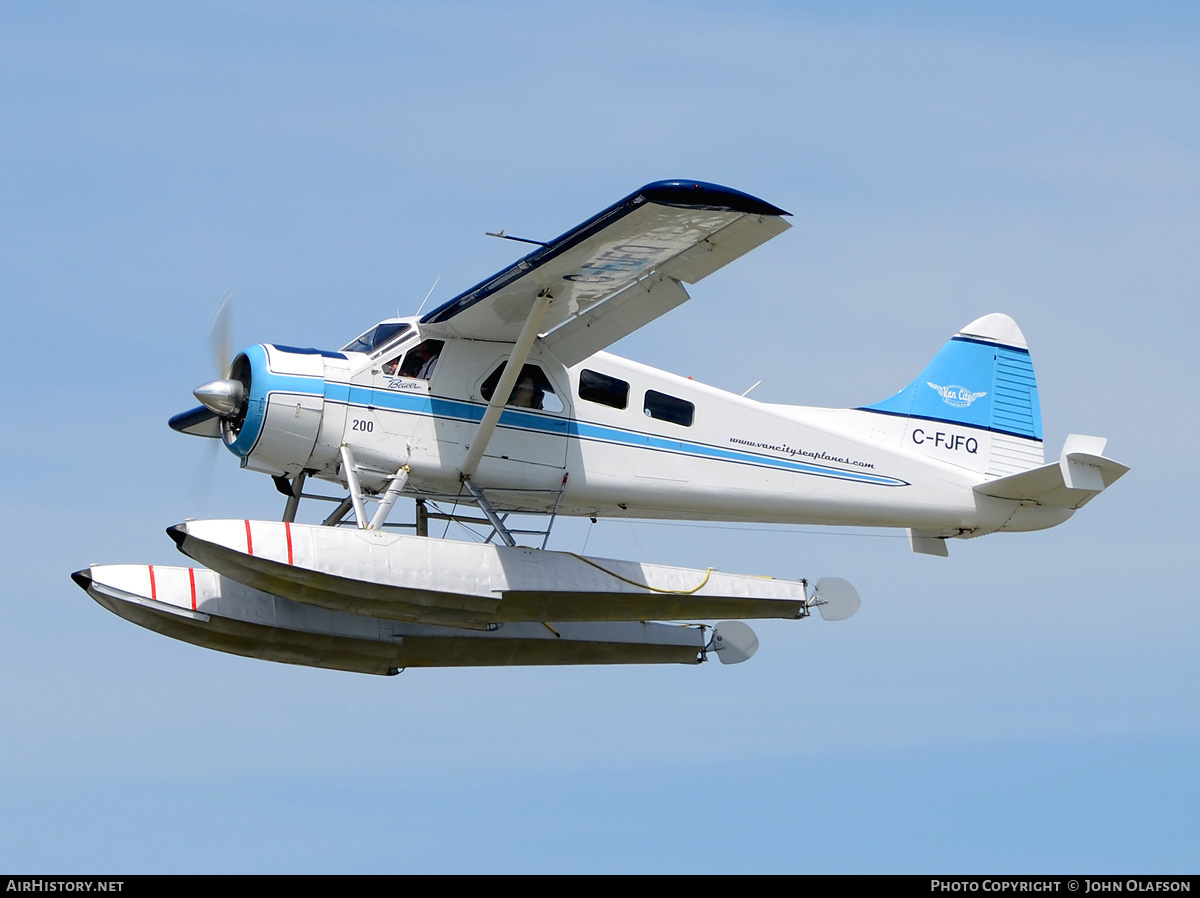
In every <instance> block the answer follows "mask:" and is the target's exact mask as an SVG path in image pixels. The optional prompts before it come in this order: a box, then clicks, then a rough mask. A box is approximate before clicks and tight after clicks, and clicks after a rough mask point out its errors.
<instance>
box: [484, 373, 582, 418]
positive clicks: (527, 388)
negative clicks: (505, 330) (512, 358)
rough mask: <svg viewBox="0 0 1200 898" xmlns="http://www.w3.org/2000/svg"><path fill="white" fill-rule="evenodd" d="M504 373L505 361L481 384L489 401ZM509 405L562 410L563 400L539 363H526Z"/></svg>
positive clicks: (554, 410)
mask: <svg viewBox="0 0 1200 898" xmlns="http://www.w3.org/2000/svg"><path fill="white" fill-rule="evenodd" d="M503 373H504V363H503V362H501V363H500V365H499V367H497V368H496V370H495V371H493V372H492V373H491V374H489V375H488V376H487V380H485V381H484V382H483V383H482V384H480V385H479V393H480V395H481V396H483V398H484V399H485V400H487V401H488V402H490V401H491V399H492V396H493V395H495V392H496V385H497V384H499V383H500V375H501V374H503ZM506 404H507V405H509V406H513V407H515V408H531V409H537V410H539V411H545V412H561V411H562V410H563V408H564V406H563V402H562V400H561V399H559V398H558V394H557V393H556V392H555V391H554V386H553V385H552V384H551V383H550V378H548V377H546V372H545V371H543V370H542V369H541V368H540V367H538V366H537V365H525V366H523V367H522V368H521V373H520V375H519V376H518V377H517V382H516V384H514V385H513V389H512V393H510V394H509V396H508V402H507V403H506Z"/></svg>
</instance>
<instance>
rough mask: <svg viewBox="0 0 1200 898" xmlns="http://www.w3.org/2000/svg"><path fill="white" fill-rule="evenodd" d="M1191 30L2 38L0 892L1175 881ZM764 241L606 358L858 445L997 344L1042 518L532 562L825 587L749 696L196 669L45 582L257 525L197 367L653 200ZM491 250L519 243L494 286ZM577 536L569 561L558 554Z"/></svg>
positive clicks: (613, 9) (706, 677)
mask: <svg viewBox="0 0 1200 898" xmlns="http://www.w3.org/2000/svg"><path fill="white" fill-rule="evenodd" d="M1198 45H1200V16H1198V15H1197V14H1196V13H1195V12H1194V11H1193V9H1192V7H1190V6H1188V5H1186V4H1158V5H1156V6H1154V7H1153V10H1152V12H1151V13H1149V14H1147V13H1146V12H1145V11H1144V10H1143V9H1142V8H1141V7H1139V6H1135V5H1133V4H1085V3H1058V4H1018V5H1012V4H1004V5H996V6H994V7H991V8H990V11H980V9H979V8H978V7H977V5H960V4H917V5H911V6H910V5H905V6H900V5H895V4H884V3H878V4H855V5H851V6H849V7H846V6H845V5H842V4H838V5H836V6H835V5H830V6H814V5H807V4H795V5H794V4H770V3H749V4H736V5H733V6H730V5H727V4H715V3H708V4H703V3H702V4H679V5H673V4H655V5H642V4H631V3H607V4H596V5H578V6H573V7H572V8H571V9H569V10H568V9H562V8H559V7H557V6H551V5H541V4H512V5H506V6H504V7H503V8H498V7H496V8H494V7H492V6H490V5H474V4H453V3H450V4H441V5H438V6H437V7H436V8H433V7H424V6H406V5H402V4H385V3H349V4H332V3H234V2H224V3H221V2H217V3H207V4H194V5H172V6H162V5H160V4H151V3H146V4H135V3H124V4H113V5H108V6H105V7H97V6H95V5H91V4H82V3H79V4H67V3H43V4H36V5H28V6H23V7H16V6H11V5H9V6H6V7H4V8H3V9H2V10H0V73H2V75H0V91H2V92H3V102H2V103H0V185H2V188H3V196H4V197H5V201H4V203H3V204H0V237H2V238H3V239H0V275H2V281H3V284H4V288H5V294H6V300H5V303H4V308H5V312H6V320H7V325H8V326H7V333H8V334H9V340H10V343H11V348H10V350H9V353H8V363H7V364H8V368H9V372H10V374H9V378H10V382H12V383H15V384H16V388H15V389H10V390H7V391H5V393H4V396H3V399H2V400H0V401H2V402H3V403H4V405H3V409H4V413H5V419H6V420H7V421H8V422H9V425H8V430H7V432H8V434H9V439H7V440H6V441H4V442H5V445H4V448H3V452H4V461H5V464H4V466H3V470H4V471H6V472H7V473H6V476H5V487H4V492H5V496H6V503H5V506H6V507H5V510H6V514H5V515H4V516H3V518H4V521H3V524H0V527H2V528H3V529H2V530H0V533H2V534H3V540H2V542H0V546H2V548H0V553H3V554H2V556H0V557H2V558H3V562H4V569H5V571H6V572H7V575H8V584H7V589H5V591H4V593H5V612H6V613H5V615H4V625H3V627H0V682H3V683H5V684H6V685H5V688H4V689H2V690H0V720H3V721H4V723H3V724H2V725H0V734H2V738H0V807H3V808H4V809H5V813H3V814H0V867H2V868H4V869H6V870H10V871H14V872H17V871H38V872H45V871H54V870H59V871H62V870H93V871H96V872H102V871H109V870H111V871H114V872H140V871H146V872H153V871H213V872H239V871H297V872H303V871H372V872H409V871H412V872H421V871H662V872H666V871H688V872H701V871H704V872H710V871H711V872H718V871H719V872H733V871H766V870H779V871H791V872H818V871H866V872H886V871H900V872H904V871H940V872H970V871H978V872H995V871H1012V872H1018V871H1029V872H1055V871H1081V870H1086V871H1089V872H1097V873H1099V872H1172V871H1177V872H1178V871H1193V872H1194V870H1195V868H1196V861H1197V852H1196V848H1195V846H1196V845H1197V844H1200V812H1198V811H1197V807H1200V782H1198V779H1197V773H1196V767H1195V758H1196V756H1197V750H1198V749H1200V727H1198V725H1197V717H1198V715H1197V711H1198V708H1200V661H1198V660H1197V655H1196V651H1195V634H1196V632H1197V625H1198V624H1200V609H1198V607H1197V603H1196V601H1195V596H1196V588H1195V586H1194V580H1195V578H1194V575H1193V572H1192V569H1191V565H1190V558H1191V557H1192V555H1193V554H1194V551H1195V549H1194V547H1195V545H1196V538H1197V536H1198V534H1197V526H1196V522H1195V516H1194V513H1193V511H1192V510H1193V509H1194V508H1195V507H1196V505H1197V499H1198V498H1200V497H1198V496H1197V492H1198V489H1197V486H1196V482H1195V478H1194V477H1193V476H1191V475H1190V468H1191V458H1190V455H1189V453H1190V451H1191V450H1189V449H1188V448H1187V447H1188V446H1193V447H1194V446H1195V445H1196V443H1197V437H1198V434H1197V424H1196V415H1195V409H1196V397H1195V389H1196V387H1195V385H1196V383H1197V370H1196V369H1197V362H1196V353H1195V344H1196V334H1197V332H1198V328H1197V325H1198V324H1200V321H1198V320H1197V312H1196V293H1197V284H1198V283H1200V277H1198V275H1200V261H1198V259H1200V255H1198V254H1197V252H1196V245H1197V237H1198V236H1200V211H1198V210H1200V133H1198V130H1200V119H1198V118H1197V116H1196V114H1195V112H1196V97H1197V96H1198V95H1200V54H1198V53H1197V49H1198ZM670 177H686V178H699V179H704V180H709V181H715V182H718V183H724V184H728V185H730V186H732V187H735V188H738V189H741V190H745V191H748V192H750V193H753V194H756V195H758V196H761V197H763V198H764V199H766V200H768V201H769V202H772V203H776V204H778V205H780V206H782V207H784V208H786V209H788V210H790V211H791V212H792V213H793V219H792V220H793V224H794V227H793V229H792V230H790V231H788V232H787V233H786V234H785V235H783V236H781V237H780V238H778V239H777V240H775V241H772V242H771V243H770V244H768V245H767V246H765V247H763V248H762V249H760V250H757V251H755V252H754V253H753V254H751V255H750V256H748V257H747V258H745V259H743V260H741V261H739V262H738V263H736V264H735V265H732V266H729V267H728V268H726V269H724V270H722V271H721V272H718V273H717V274H715V275H713V276H712V277H711V278H709V279H707V280H705V281H704V282H703V283H701V284H699V285H697V286H696V287H695V288H694V289H693V290H692V291H691V292H692V296H693V301H692V302H690V303H688V304H687V305H686V306H684V307H682V308H680V309H678V310H676V311H675V312H673V313H672V314H671V315H669V316H666V317H664V318H663V319H661V320H660V321H658V322H655V323H654V324H653V325H652V326H650V327H648V328H646V329H645V330H644V331H642V332H639V333H637V334H634V335H632V336H631V337H629V338H627V339H626V340H625V341H623V342H622V343H621V344H619V345H618V346H617V347H615V349H616V351H618V352H620V353H621V354H624V355H627V356H629V357H631V358H634V359H636V360H638V361H641V362H645V363H648V364H652V365H655V366H658V367H662V368H666V369H668V370H671V371H675V372H677V373H681V374H685V375H692V376H695V377H696V378H697V379H698V380H702V381H705V382H708V383H712V384H714V385H716V386H719V387H723V388H726V389H730V390H736V391H737V392H741V391H742V390H744V389H745V388H746V387H748V386H750V385H751V384H753V383H754V382H755V381H756V380H760V379H761V380H762V381H763V383H762V385H761V386H760V387H758V389H757V390H756V392H755V396H756V397H757V398H760V399H763V400H767V401H775V402H797V403H805V404H813V405H830V406H847V405H861V404H865V403H869V402H873V401H877V400H879V399H882V398H884V397H886V396H888V395H890V394H891V393H893V392H895V391H896V390H897V389H899V388H900V387H902V386H904V385H905V384H907V383H908V382H909V381H910V380H911V379H912V377H913V376H915V374H916V373H918V372H919V371H920V370H921V368H922V367H923V366H924V364H925V363H926V361H927V360H928V359H929V358H930V357H931V356H932V355H933V354H934V353H935V352H936V351H937V349H938V348H939V347H940V346H941V345H942V343H943V342H944V341H945V339H946V338H947V337H948V336H949V335H950V334H952V333H953V332H954V331H955V330H956V329H957V328H958V327H960V326H962V325H963V324H966V323H967V322H969V321H971V320H973V319H974V318H976V317H978V316H979V315H982V314H985V313H987V312H993V311H1003V312H1007V313H1009V314H1011V315H1012V316H1013V317H1014V318H1016V320H1017V321H1018V323H1019V324H1020V326H1021V327H1022V329H1023V330H1024V332H1025V335H1026V337H1027V338H1028V340H1029V343H1030V347H1031V350H1032V353H1033V360H1034V364H1035V367H1036V369H1037V374H1038V380H1039V386H1040V391H1041V398H1042V410H1043V419H1044V425H1045V430H1046V441H1047V452H1048V454H1049V455H1051V456H1054V455H1057V453H1058V451H1059V448H1060V447H1061V444H1062V440H1063V439H1064V437H1065V436H1066V435H1067V434H1068V433H1071V432H1079V433H1094V434H1100V435H1104V436H1107V437H1108V438H1109V440H1110V442H1109V453H1110V454H1111V455H1113V456H1114V457H1116V458H1118V459H1120V460H1122V461H1124V462H1126V463H1127V464H1130V465H1131V466H1132V467H1133V471H1132V472H1131V473H1130V474H1129V475H1128V476H1127V477H1126V478H1125V479H1124V480H1122V481H1121V483H1120V484H1118V485H1117V486H1116V487H1115V488H1114V489H1113V490H1112V491H1111V492H1109V493H1106V494H1105V495H1104V496H1102V497H1100V498H1099V499H1098V500H1097V501H1096V502H1094V503H1093V504H1092V505H1091V506H1089V507H1088V508H1086V509H1084V510H1083V511H1082V512H1081V513H1080V514H1079V515H1077V516H1076V518H1075V519H1073V520H1072V521H1070V522H1068V523H1067V524H1066V525H1064V526H1063V527H1060V528H1058V529H1056V530H1052V531H1048V532H1045V533H1039V534H1023V535H1002V536H996V537H991V538H988V539H984V540H978V541H974V542H960V543H956V544H954V545H953V546H952V554H951V557H950V558H949V559H937V558H929V557H924V556H914V555H912V553H910V552H909V550H908V547H907V541H906V539H905V538H904V537H903V535H902V534H895V533H891V532H887V531H880V532H869V531H850V532H846V531H821V530H817V529H815V528H783V529H779V528H775V529H758V528H726V527H705V526H679V525H674V526H672V525H665V524H661V523H639V522H628V521H601V522H600V523H599V524H597V525H596V526H595V527H591V528H589V527H588V525H587V524H586V523H579V522H565V523H564V524H560V527H559V529H558V530H557V531H556V535H555V539H554V544H555V545H556V546H557V547H558V548H562V549H570V550H576V551H577V550H578V549H579V548H580V547H581V546H582V545H583V542H584V540H585V539H586V540H587V547H588V552H589V553H590V554H600V555H609V556H615V557H625V558H635V559H639V560H648V561H657V562H663V563H675V564H690V565H696V566H699V567H708V566H713V567H718V568H722V569H726V570H744V571H751V572H756V573H765V574H772V575H776V576H810V577H815V576H823V575H833V576H843V577H846V578H848V579H850V580H852V581H853V582H854V583H855V584H856V585H857V586H858V587H859V590H860V592H861V593H862V596H863V608H862V610H861V611H860V612H859V614H858V615H857V616H856V617H855V618H853V619H852V620H851V621H848V622H843V623H838V624H825V623H824V622H822V621H819V620H815V621H807V622H803V623H787V622H768V623H764V624H760V625H756V626H755V629H756V631H757V632H758V635H759V638H760V641H761V648H760V650H759V653H758V654H757V655H756V656H755V657H754V659H752V660H751V661H750V662H748V663H746V664H743V665H739V666H737V667H723V666H721V665H718V664H708V665H702V666H701V667H699V668H690V667H662V668H654V667H645V668H617V669H604V668H578V669H572V668H557V669H528V670H503V669H498V670H492V669H484V670H466V671H463V670H459V671H455V670H448V671H409V672H406V673H405V674H403V675H401V676H400V677H398V678H389V679H383V678H371V677H363V676H356V675H351V674H340V673H334V672H327V671H315V670H308V669H301V668H293V667H289V666H282V665H272V664H267V663H265V662H256V661H252V660H249V659H243V658H237V657H233V656H228V655H222V654H218V653H213V652H206V651H204V650H202V649H198V648H195V647H192V646H189V645H185V644H182V643H177V642H173V641H171V640H168V639H165V638H163V637H160V636H158V635H156V634H153V633H149V632H147V631H144V630H141V629H138V628H137V627H134V626H132V625H130V624H128V623H126V622H124V621H122V620H120V619H118V618H116V617H115V616H113V615H111V614H109V613H108V612H106V611H104V610H103V609H102V608H100V607H99V606H98V605H96V604H95V603H93V602H92V601H90V600H89V599H88V598H87V597H86V596H84V594H83V593H82V592H80V591H79V590H78V588H77V587H75V585H74V584H73V583H71V581H70V580H69V579H68V574H69V573H70V572H71V571H73V570H76V569H78V568H80V567H83V566H84V565H86V564H88V563H89V562H121V561H136V562H154V563H162V564H170V563H179V560H178V559H179V558H180V556H178V554H177V553H176V552H175V550H174V548H173V546H172V544H171V543H170V541H169V540H168V539H167V538H166V536H165V535H164V533H163V530H164V528H166V527H167V526H169V525H171V524H174V523H176V522H178V521H180V520H182V519H183V518H185V517H200V516H209V517H220V516H235V517H246V516H251V517H265V518H273V517H277V516H278V515H279V513H280V511H281V505H280V501H279V497H278V496H277V494H275V492H274V488H273V486H272V485H271V483H270V481H269V480H268V479H267V478H264V477H261V476H256V475H251V474H247V473H245V472H241V471H238V470H237V466H236V464H235V463H234V461H233V459H232V457H229V456H227V455H222V456H221V457H219V458H217V459H216V460H215V465H214V464H213V459H211V458H210V457H209V456H208V455H207V454H206V452H205V450H206V449H207V448H208V447H207V446H206V445H205V444H202V442H201V441H199V440H189V439H187V438H184V437H182V436H179V435H177V434H174V433H172V432H171V431H169V430H168V429H167V427H166V419H167V418H168V417H169V416H170V415H171V414H173V413H175V412H177V411H181V410H184V409H186V408H190V407H191V406H192V405H193V404H194V402H193V400H192V398H191V395H190V391H191V389H192V387H194V386H195V385H196V384H198V383H200V382H201V381H203V380H206V379H208V378H209V377H210V365H211V362H210V359H209V355H208V349H207V346H206V342H205V333H206V328H207V325H208V321H209V318H210V316H211V314H212V311H213V309H214V307H215V305H216V303H217V301H218V300H219V298H220V297H221V295H222V294H223V293H224V291H225V290H227V289H232V290H233V291H234V294H235V298H236V303H237V305H236V312H235V322H234V328H235V337H236V340H237V342H239V343H240V344H247V343H251V342H257V341H260V340H266V341H273V342H280V343H287V344H293V345H316V346H326V347H328V346H335V345H340V344H341V343H343V342H345V341H346V340H347V339H348V338H350V337H351V336H353V335H354V334H356V333H358V332H359V331H361V330H363V329H364V328H365V327H366V326H368V325H370V324H371V323H373V322H374V321H376V320H378V319H380V318H382V317H385V316H388V315H391V314H393V312H394V311H395V310H397V309H398V310H399V311H400V312H401V313H407V312H411V311H413V310H415V308H416V307H417V305H418V304H419V303H420V301H421V299H422V298H423V297H424V296H425V294H426V292H427V291H428V290H429V287H430V285H431V284H433V283H434V281H435V279H437V278H439V277H440V278H441V280H440V282H439V285H438V288H437V290H436V291H435V293H434V296H433V298H432V300H431V302H438V301H444V300H445V299H448V298H449V297H450V296H452V295H454V294H455V293H457V292H458V291H459V290H461V289H463V288H465V287H467V286H469V285H471V284H474V283H476V282H477V281H479V280H480V279H481V278H483V277H484V276H486V275H488V274H490V273H492V272H493V271H495V270H497V269H498V268H500V267H501V266H503V265H505V264H507V263H508V262H510V261H511V260H512V259H513V258H514V255H515V254H514V248H513V247H512V246H511V245H507V244H505V243H502V242H500V241H495V240H490V239H488V238H485V237H484V236H483V232H484V231H485V230H497V229H498V228H501V227H503V228H505V229H506V230H508V232H510V233H514V234H520V235H528V236H533V237H538V236H543V235H546V236H551V235H554V234H558V233H561V232H562V231H563V230H565V229H566V228H568V227H570V226H571V225H573V224H575V223H576V222H578V221H581V220H583V219H584V218H586V217H588V216H589V215H591V214H592V213H594V212H596V211H598V210H599V209H601V208H603V207H604V206H605V205H607V204H608V203H610V202H612V201H614V200H616V199H617V198H619V197H621V196H624V195H625V194H627V193H628V192H630V191H631V190H633V189H634V188H636V187H637V186H639V185H641V184H643V183H646V182H648V181H652V180H656V179H660V178H670ZM517 253H519V250H518V251H517ZM589 531H590V533H589Z"/></svg>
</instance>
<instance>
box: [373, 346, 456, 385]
mask: <svg viewBox="0 0 1200 898" xmlns="http://www.w3.org/2000/svg"><path fill="white" fill-rule="evenodd" d="M445 345H446V344H445V343H443V342H442V341H441V340H425V341H424V342H422V343H418V344H417V345H416V346H414V347H413V348H412V349H410V350H409V351H408V355H406V356H405V357H404V364H403V365H401V366H400V376H401V377H413V378H416V379H418V380H429V379H430V378H431V377H433V369H434V367H436V365H437V360H438V357H439V356H440V355H441V354H442V347H443V346H445ZM398 361H399V358H397V359H394V360H393V361H392V362H391V363H389V364H391V365H392V369H391V370H390V371H389V370H388V366H387V365H384V367H383V370H384V373H385V374H394V373H395V372H396V368H395V362H398Z"/></svg>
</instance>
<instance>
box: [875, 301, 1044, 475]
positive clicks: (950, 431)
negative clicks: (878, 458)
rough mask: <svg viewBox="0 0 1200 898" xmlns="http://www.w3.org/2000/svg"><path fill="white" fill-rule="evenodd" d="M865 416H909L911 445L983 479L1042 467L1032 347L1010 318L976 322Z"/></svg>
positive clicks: (1000, 316)
mask: <svg viewBox="0 0 1200 898" xmlns="http://www.w3.org/2000/svg"><path fill="white" fill-rule="evenodd" d="M862 411H869V412H877V413H879V414H884V415H895V416H899V417H903V418H908V419H910V421H909V424H908V426H907V429H906V434H905V443H906V444H907V445H909V446H910V447H912V448H913V449H915V450H916V451H920V452H923V453H925V454H929V455H933V456H936V457H939V458H941V459H942V460H943V461H947V462H950V463H951V464H957V465H960V466H962V467H966V468H971V469H972V470H976V471H978V472H979V473H982V474H992V475H1001V476H1003V475H1006V474H1013V473H1016V472H1019V471H1025V470H1028V469H1030V468H1035V467H1037V466H1039V465H1041V464H1042V463H1043V462H1044V453H1043V448H1042V413H1041V407H1040V405H1039V403H1038V390H1037V379H1036V378H1035V376H1034V373H1033V363H1032V361H1031V360H1030V356H1029V347H1028V345H1027V344H1026V342H1025V337H1024V335H1023V334H1022V333H1021V329H1020V328H1019V327H1017V324H1016V322H1015V321H1013V320H1012V319H1011V318H1009V317H1008V316H1007V315H1003V314H999V313H994V314H991V315H984V316H983V317H982V318H978V319H976V320H975V321H972V322H971V323H970V324H968V325H967V326H966V327H964V328H963V329H962V330H961V331H959V332H958V333H957V334H955V335H954V336H953V337H951V338H950V341H949V342H948V343H947V344H946V345H945V346H943V347H942V349H941V351H940V352H938V354H937V355H936V356H934V357H933V360H932V361H931V362H930V363H929V364H928V365H927V366H926V368H925V370H924V371H922V372H921V374H920V376H919V377H917V379H916V380H914V381H913V382H912V383H911V384H909V385H908V386H907V387H905V388H904V389H903V390H901V391H900V392H899V393H897V394H896V395H894V396H892V397H891V398H889V399H885V400H884V401H882V402H877V403H875V404H874V405H868V406H863V407H862ZM922 422H928V423H929V425H932V426H926V425H925V424H924V423H922Z"/></svg>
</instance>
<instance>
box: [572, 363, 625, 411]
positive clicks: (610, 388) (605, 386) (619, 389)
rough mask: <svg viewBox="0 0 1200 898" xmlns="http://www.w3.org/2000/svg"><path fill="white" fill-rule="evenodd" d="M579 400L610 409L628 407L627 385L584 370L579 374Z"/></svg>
mask: <svg viewBox="0 0 1200 898" xmlns="http://www.w3.org/2000/svg"><path fill="white" fill-rule="evenodd" d="M579 398H580V399H586V400H587V401H588V402H598V403H600V405H607V406H609V407H610V408H625V407H626V406H628V405H629V384H627V383H626V382H625V381H623V380H620V379H619V378H616V377H609V376H608V375H607V374H601V373H600V372H599V371H589V370H588V369H587V368H584V369H583V370H582V371H580V372H579Z"/></svg>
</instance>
